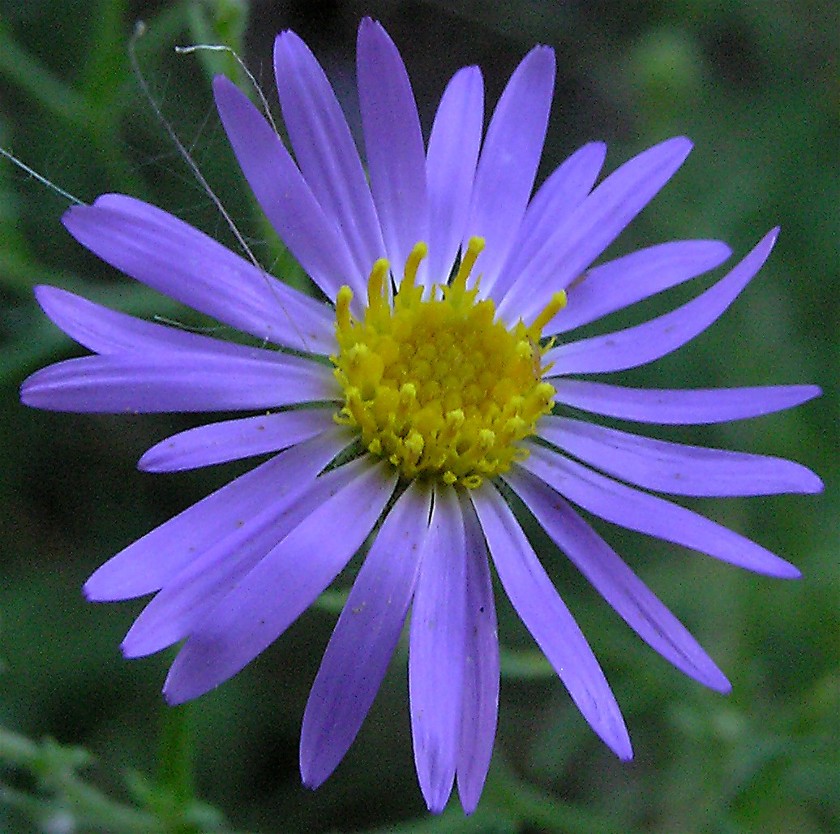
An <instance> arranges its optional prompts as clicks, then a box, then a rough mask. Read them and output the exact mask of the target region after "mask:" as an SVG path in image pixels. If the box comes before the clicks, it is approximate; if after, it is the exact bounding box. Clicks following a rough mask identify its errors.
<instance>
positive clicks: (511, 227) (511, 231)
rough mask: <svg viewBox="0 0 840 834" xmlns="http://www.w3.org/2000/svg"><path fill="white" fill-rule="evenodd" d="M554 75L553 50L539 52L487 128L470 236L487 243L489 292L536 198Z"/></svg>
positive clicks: (484, 268) (485, 285) (518, 74)
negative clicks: (534, 189)
mask: <svg viewBox="0 0 840 834" xmlns="http://www.w3.org/2000/svg"><path fill="white" fill-rule="evenodd" d="M554 74H555V61H554V50H553V49H551V48H550V47H547V46H536V47H534V48H533V49H532V50H531V51H530V52H529V53H528V54H527V55H526V56H525V57H524V58H523V59H522V61H521V62H520V64H519V66H518V67H517V68H516V69H515V70H514V73H513V75H511V77H510V81H508V83H507V86H506V87H505V89H504V92H503V93H502V95H501V98H500V99H499V102H498V104H497V105H496V109H495V110H494V111H493V117H492V119H491V120H490V125H489V126H488V128H487V136H486V137H485V139H484V146H483V147H482V149H481V157H480V158H479V160H478V168H477V170H476V174H475V185H474V187H473V195H472V206H471V209H470V219H469V221H468V223H467V229H466V235H465V237H471V236H473V235H479V236H480V237H483V238H484V239H485V240H486V242H487V246H486V248H485V250H484V252H482V255H481V260H480V261H479V271H480V272H481V274H482V282H481V286H482V290H483V291H484V292H487V291H488V290H489V289H490V288H491V287H492V286H493V284H494V282H495V281H496V276H497V275H498V272H499V269H500V268H501V266H502V263H503V262H504V259H505V257H506V256H507V254H508V251H509V249H510V247H511V244H512V243H513V241H514V239H515V238H516V234H517V232H518V231H519V225H520V223H521V222H522V216H523V214H524V213H525V207H526V206H527V205H528V198H529V197H530V196H531V189H532V188H533V186H534V177H535V176H536V173H537V166H538V165H539V163H540V156H541V155H542V149H543V143H544V142H545V131H546V127H547V126H548V112H549V109H550V108H551V96H552V93H553V91H554Z"/></svg>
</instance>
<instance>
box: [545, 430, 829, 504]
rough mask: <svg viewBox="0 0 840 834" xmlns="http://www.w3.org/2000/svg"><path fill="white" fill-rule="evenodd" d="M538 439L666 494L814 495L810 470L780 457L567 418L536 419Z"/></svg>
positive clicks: (814, 481) (815, 483) (818, 486)
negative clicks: (675, 440) (657, 437)
mask: <svg viewBox="0 0 840 834" xmlns="http://www.w3.org/2000/svg"><path fill="white" fill-rule="evenodd" d="M539 436H540V437H542V438H544V439H545V440H548V441H549V442H550V443H553V444H554V445H555V446H557V447H559V448H560V449H562V450H563V451H564V452H568V453H569V454H571V455H574V456H575V457H576V458H579V459H580V460H582V461H584V462H585V463H589V464H591V465H592V466H594V467H595V468H597V469H600V470H601V471H602V472H608V473H609V474H610V475H615V476H616V477H617V478H621V480H623V481H627V482H629V483H631V484H636V486H641V487H645V488H646V489H655V490H658V491H659V492H668V493H670V494H671V495H710V496H711V495H713V496H720V497H723V496H735V495H776V494H778V493H785V492H819V491H820V490H822V488H823V485H822V481H821V480H820V479H819V478H818V477H817V476H816V475H815V474H814V473H813V472H811V470H810V469H806V468H805V467H804V466H802V465H800V464H798V463H794V462H793V461H790V460H783V459H782V458H776V457H768V456H765V455H749V454H744V453H743V452H731V451H729V450H726V449H707V448H704V447H703V446H687V445H685V444H682V443H670V442H668V441H665V440H655V439H653V438H650V437H641V436H639V435H636V434H629V433H628V432H624V431H619V430H618V429H610V428H606V427H605V426H598V425H595V424H593V423H587V422H584V421H582V420H573V419H572V418H570V417H553V416H549V417H546V418H545V419H543V420H541V421H540V426H539Z"/></svg>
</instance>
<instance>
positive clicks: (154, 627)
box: [122, 445, 354, 657]
mask: <svg viewBox="0 0 840 834" xmlns="http://www.w3.org/2000/svg"><path fill="white" fill-rule="evenodd" d="M283 464H284V466H283V469H282V472H278V473H277V475H278V476H279V477H283V478H289V479H291V481H292V488H291V489H290V490H286V491H283V492H281V491H279V490H276V491H275V492H276V493H277V497H276V498H275V499H274V500H273V501H269V502H268V503H266V504H265V505H264V506H258V507H255V508H254V509H253V510H252V512H251V514H250V515H249V516H248V517H247V518H243V519H242V520H241V522H240V526H239V528H238V529H237V530H236V531H234V532H233V533H232V534H230V535H228V536H225V537H223V538H221V539H220V540H219V541H218V542H215V543H213V544H211V545H210V547H209V548H207V549H206V550H205V551H203V552H201V553H198V554H196V555H195V558H194V559H193V560H192V561H191V562H190V563H189V564H187V565H186V566H185V567H184V568H183V569H182V570H180V571H179V572H178V573H177V574H176V575H175V576H173V577H172V578H171V579H170V580H168V581H167V583H166V585H165V586H164V587H163V589H162V590H160V591H158V593H157V594H156V595H155V597H154V598H153V599H152V601H151V602H150V603H149V604H148V605H147V606H146V607H145V608H144V609H143V611H142V612H141V614H140V616H139V617H138V618H137V619H136V620H135V622H134V625H133V626H132V627H131V630H130V631H129V632H128V634H127V635H126V636H125V639H124V640H123V643H122V650H123V654H125V656H126V657H141V656H143V655H147V654H152V653H154V652H159V651H160V650H161V649H165V648H166V647H167V646H171V645H172V644H173V643H177V642H178V641H179V640H183V639H184V638H185V637H188V636H189V635H190V633H191V632H192V631H193V630H194V629H195V628H196V627H197V626H198V625H199V624H200V623H201V622H202V621H203V620H204V619H205V617H206V616H207V614H208V612H210V611H211V610H212V609H213V608H214V607H215V606H216V604H217V603H218V602H219V601H220V600H221V599H222V598H223V597H224V596H225V594H227V593H228V592H229V591H230V589H231V588H233V587H235V586H236V584H237V583H238V582H239V581H240V580H241V579H242V578H243V577H244V576H246V575H247V574H248V572H249V571H250V570H251V569H252V568H253V567H254V566H255V565H256V564H257V563H258V562H259V561H260V560H261V559H262V558H263V557H264V556H265V555H266V554H267V553H269V552H270V551H271V550H272V548H274V547H275V546H276V545H277V543H278V542H280V541H282V540H283V539H284V538H285V537H286V536H287V535H288V534H289V532H290V531H291V530H293V529H294V528H295V527H297V526H298V525H299V524H300V523H301V522H302V521H303V520H304V519H305V518H307V516H309V515H310V514H311V513H312V512H313V511H314V510H316V509H317V508H318V507H320V506H321V505H322V504H323V503H324V502H325V501H328V500H329V499H330V498H331V497H332V496H333V495H335V494H336V493H337V492H339V491H341V490H343V489H344V488H346V487H347V485H348V484H349V483H350V482H351V481H352V480H353V474H354V473H353V470H350V469H348V467H346V466H345V467H341V468H339V469H337V470H333V471H331V472H328V473H326V474H325V475H322V476H321V477H317V476H318V471H319V469H320V468H321V466H322V465H323V461H322V460H317V459H314V460H313V458H312V449H311V448H310V447H309V446H308V445H304V446H300V447H298V448H297V449H293V450H291V451H290V452H289V453H288V454H287V455H284V456H283Z"/></svg>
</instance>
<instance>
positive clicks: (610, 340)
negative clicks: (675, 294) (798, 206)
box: [544, 229, 778, 376]
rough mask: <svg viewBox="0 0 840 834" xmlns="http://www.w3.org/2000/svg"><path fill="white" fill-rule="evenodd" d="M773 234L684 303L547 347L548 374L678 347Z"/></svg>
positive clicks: (629, 362) (722, 306) (617, 364)
mask: <svg viewBox="0 0 840 834" xmlns="http://www.w3.org/2000/svg"><path fill="white" fill-rule="evenodd" d="M777 234H778V229H774V230H773V231H772V232H770V233H769V234H767V235H765V236H764V237H763V238H762V240H761V241H760V242H759V244H758V245H757V246H756V247H755V248H754V249H753V250H752V251H751V252H750V253H749V255H747V256H746V257H745V258H744V259H743V260H742V261H741V262H740V263H739V264H738V265H737V266H736V267H735V268H734V269H733V270H732V271H731V272H729V273H728V274H727V275H726V276H725V277H724V278H722V279H721V280H720V281H718V283H717V284H715V285H714V286H713V287H711V288H710V289H708V290H706V292H704V293H702V294H701V295H698V296H697V298H695V299H692V300H691V301H689V302H688V303H687V304H683V305H682V307H678V308H677V309H676V310H672V311H671V312H670V313H666V314H665V315H664V316H659V317H658V318H655V319H652V320H651V321H648V322H645V323H644V324H639V325H636V326H635V327H629V328H627V329H626V330H619V331H618V332H616V333H606V334H604V335H602V336H593V337H592V338H589V339H581V340H579V341H577V342H570V343H569V344H565V345H560V346H559V347H556V348H553V349H552V350H550V351H548V353H546V354H545V357H544V360H545V361H546V362H550V363H552V367H551V370H550V371H549V372H548V374H547V376H560V375H562V374H569V373H603V372H606V371H623V370H626V369H627V368H635V367H637V366H639V365H645V364H646V363H648V362H653V361H654V360H655V359H659V358H661V357H663V356H665V355H667V354H669V353H671V352H672V351H675V350H676V349H677V348H680V347H682V346H683V345H684V344H686V342H689V341H691V340H692V339H693V338H694V337H695V336H697V335H698V334H699V333H702V332H703V331H704V330H705V329H706V328H707V327H709V326H710V325H711V324H712V323H713V322H715V321H716V320H717V319H718V318H719V317H720V316H721V315H723V313H724V312H725V310H726V309H727V308H728V307H729V305H730V304H731V303H732V302H733V301H734V300H735V299H736V298H737V297H738V294H739V293H740V292H741V290H743V289H744V287H745V286H746V285H747V283H748V282H749V281H750V280H751V279H752V278H753V276H755V274H756V273H757V272H758V270H759V269H761V267H762V265H763V264H764V262H765V261H766V260H767V257H768V256H769V254H770V250H771V249H772V248H773V244H774V243H775V242H776V236H777Z"/></svg>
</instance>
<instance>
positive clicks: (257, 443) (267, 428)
mask: <svg viewBox="0 0 840 834" xmlns="http://www.w3.org/2000/svg"><path fill="white" fill-rule="evenodd" d="M333 414H334V409H324V408H320V409H306V410H302V411H281V412H280V413H278V414H260V415H258V416H257V417H244V418H241V419H238V420H224V421H222V422H220V423H211V424H210V425H208V426H199V427H198V428H195V429H187V431H182V432H179V433H178V434H174V435H172V437H167V438H166V440H161V442H160V443H157V444H155V445H154V446H152V448H151V449H149V450H148V451H147V452H146V454H145V455H143V457H142V458H140V462H139V463H138V468H139V469H142V470H143V471H144V472H182V471H183V470H185V469H196V468H198V467H200V466H211V465H213V464H216V463H227V462H228V461H232V460H240V459H242V458H247V457H252V456H253V455H263V454H266V453H267V452H279V451H280V450H281V449H286V448H287V447H289V446H294V445H295V444H296V443H301V442H302V441H304V440H308V439H309V438H310V437H314V436H315V435H316V434H320V433H321V432H322V431H325V430H326V429H328V428H329V427H330V426H332V425H334V424H335V423H334V421H333V419H332V418H333Z"/></svg>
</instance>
